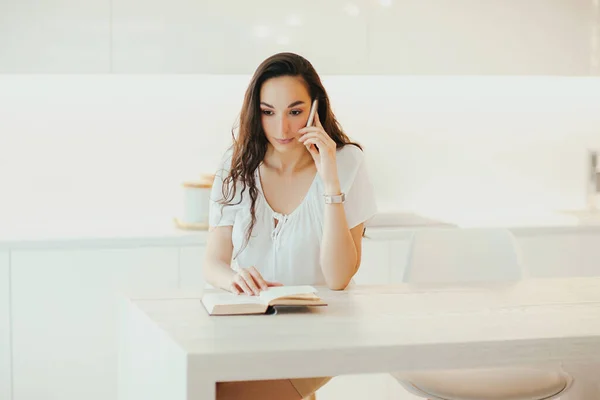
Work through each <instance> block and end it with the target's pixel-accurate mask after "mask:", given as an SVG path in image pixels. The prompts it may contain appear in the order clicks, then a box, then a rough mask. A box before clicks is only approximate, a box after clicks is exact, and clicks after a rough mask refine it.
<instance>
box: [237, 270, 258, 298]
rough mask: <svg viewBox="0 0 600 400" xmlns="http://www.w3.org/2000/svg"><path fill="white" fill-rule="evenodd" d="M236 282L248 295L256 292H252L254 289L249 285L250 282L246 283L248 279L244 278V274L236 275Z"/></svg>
mask: <svg viewBox="0 0 600 400" xmlns="http://www.w3.org/2000/svg"><path fill="white" fill-rule="evenodd" d="M235 283H236V284H237V285H238V286H239V287H240V288H241V289H242V290H243V291H244V293H246V294H247V295H248V296H252V295H253V294H254V293H253V292H252V289H250V287H249V286H248V284H247V283H246V280H245V279H244V277H243V276H241V275H236V277H235Z"/></svg>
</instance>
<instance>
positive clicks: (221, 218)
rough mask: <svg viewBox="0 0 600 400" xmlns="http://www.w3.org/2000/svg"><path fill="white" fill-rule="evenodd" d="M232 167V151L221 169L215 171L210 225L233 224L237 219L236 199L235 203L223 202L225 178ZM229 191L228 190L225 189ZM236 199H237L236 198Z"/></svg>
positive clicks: (211, 196)
mask: <svg viewBox="0 0 600 400" xmlns="http://www.w3.org/2000/svg"><path fill="white" fill-rule="evenodd" d="M230 168H231V153H230V152H228V153H226V154H225V156H224V157H223V160H222V162H221V165H220V167H219V169H218V170H217V171H216V173H215V179H214V182H213V185H212V189H211V193H210V207H209V213H208V222H209V226H210V227H217V226H228V225H231V226H233V223H234V221H235V213H236V210H237V207H236V206H235V204H236V201H233V202H232V203H233V205H227V204H221V203H220V201H221V200H223V198H224V196H223V186H224V180H225V178H226V177H227V175H228V174H229V170H230ZM225 193H227V191H225ZM234 200H235V199H234Z"/></svg>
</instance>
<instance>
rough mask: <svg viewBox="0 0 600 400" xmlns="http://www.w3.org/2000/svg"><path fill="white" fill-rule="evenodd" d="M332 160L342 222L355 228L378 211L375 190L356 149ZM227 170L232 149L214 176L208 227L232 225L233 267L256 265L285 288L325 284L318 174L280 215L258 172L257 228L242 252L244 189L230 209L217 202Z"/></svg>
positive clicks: (344, 150) (247, 207)
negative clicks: (292, 207) (290, 209)
mask: <svg viewBox="0 0 600 400" xmlns="http://www.w3.org/2000/svg"><path fill="white" fill-rule="evenodd" d="M336 160H337V167H338V175H339V180H340V185H341V188H342V192H343V193H345V194H346V201H345V203H344V210H345V212H346V220H347V222H348V226H349V227H350V228H353V227H355V226H357V225H358V224H360V223H362V222H365V221H367V220H368V219H369V218H371V217H372V216H373V215H374V214H375V213H376V211H377V205H376V202H375V196H374V191H373V186H372V184H371V181H370V179H369V175H368V173H367V168H366V165H365V161H364V155H363V152H362V151H361V150H360V149H359V148H358V147H356V146H354V145H346V146H344V147H343V148H341V149H338V151H337V157H336ZM230 166H231V150H230V151H228V152H227V153H226V155H225V157H224V161H223V165H222V167H221V168H219V170H218V171H217V173H216V174H215V180H214V183H213V187H212V192H211V202H210V214H209V223H210V226H211V227H216V226H228V225H231V226H233V229H232V230H233V233H232V242H233V257H234V259H233V260H232V261H233V262H232V268H234V269H239V268H248V267H251V266H254V267H255V268H256V269H257V270H258V271H259V272H260V274H261V275H262V276H263V277H264V278H265V279H266V280H268V281H276V282H281V283H283V284H284V285H325V278H324V276H323V272H322V271H321V265H320V258H319V255H320V250H321V238H322V237H323V222H324V211H325V206H326V204H325V200H324V198H323V194H324V185H323V181H322V180H321V178H320V175H319V174H318V173H317V174H316V176H315V179H314V180H313V182H312V184H311V186H310V189H309V190H308V193H307V195H306V197H305V198H304V200H303V201H302V203H301V204H300V205H299V206H298V207H297V208H296V209H295V210H294V211H293V212H292V213H290V214H288V215H283V214H280V213H277V212H275V211H273V210H272V209H271V207H270V206H269V204H268V203H267V201H266V200H265V197H264V195H263V192H262V187H261V185H260V179H259V176H258V169H257V171H256V175H255V176H256V185H257V189H258V199H257V201H256V206H255V207H256V210H255V213H256V223H255V225H254V228H253V230H252V235H251V237H250V240H249V241H248V243H247V244H246V245H245V247H244V244H245V242H246V228H247V226H248V225H249V224H250V219H251V215H250V195H249V193H248V189H246V191H245V192H244V194H243V196H241V187H242V185H241V184H238V185H239V186H238V190H237V192H236V197H235V198H234V201H233V202H232V203H233V204H234V205H226V206H224V207H223V206H222V205H221V204H219V203H218V201H219V200H220V199H222V198H223V191H222V185H223V179H225V177H226V176H227V174H228V172H229V168H230ZM240 199H241V201H240V202H239V200H240ZM238 202H239V204H237V203H238ZM275 219H277V221H278V223H277V224H275ZM240 250H241V251H240Z"/></svg>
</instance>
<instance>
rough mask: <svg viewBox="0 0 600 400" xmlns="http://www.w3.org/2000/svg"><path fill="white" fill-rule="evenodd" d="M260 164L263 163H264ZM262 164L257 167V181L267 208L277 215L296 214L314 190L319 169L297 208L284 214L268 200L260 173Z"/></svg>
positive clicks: (288, 216)
mask: <svg viewBox="0 0 600 400" xmlns="http://www.w3.org/2000/svg"><path fill="white" fill-rule="evenodd" d="M260 165H262V163H261V164H260ZM260 165H259V166H258V167H257V168H256V181H257V187H258V189H259V191H260V194H261V195H262V198H263V200H264V202H265V205H266V206H267V209H268V210H269V211H270V212H271V213H272V214H274V215H277V216H280V217H287V218H288V219H289V218H291V217H292V216H293V215H294V214H296V213H297V212H298V210H300V209H301V208H302V207H303V206H304V203H306V202H307V201H308V197H309V195H310V192H311V191H312V190H313V186H315V184H316V182H317V179H318V177H319V171H315V176H314V177H313V179H312V181H311V183H310V186H309V187H308V190H307V191H306V194H305V195H304V197H303V198H302V201H301V202H300V204H298V206H296V208H294V209H293V210H292V212H290V213H289V214H282V213H280V212H277V211H275V210H273V208H272V207H271V205H270V204H269V201H268V200H267V196H265V192H264V190H263V186H262V178H261V174H260Z"/></svg>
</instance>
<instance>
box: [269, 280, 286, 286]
mask: <svg viewBox="0 0 600 400" xmlns="http://www.w3.org/2000/svg"><path fill="white" fill-rule="evenodd" d="M265 282H267V286H269V287H273V286H283V283H281V282H271V281H265Z"/></svg>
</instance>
